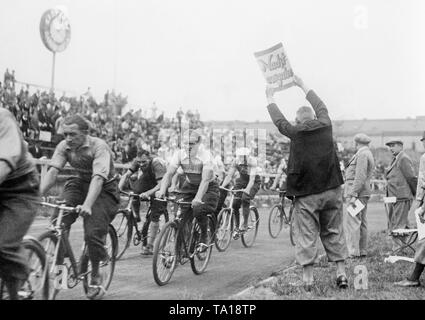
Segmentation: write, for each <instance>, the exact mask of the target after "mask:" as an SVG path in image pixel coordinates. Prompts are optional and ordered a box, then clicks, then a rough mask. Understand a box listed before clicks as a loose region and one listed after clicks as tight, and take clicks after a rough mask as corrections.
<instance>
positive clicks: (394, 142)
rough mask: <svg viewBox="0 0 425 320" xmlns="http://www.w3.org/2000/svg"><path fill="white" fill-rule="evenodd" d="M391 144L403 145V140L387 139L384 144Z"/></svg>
mask: <svg viewBox="0 0 425 320" xmlns="http://www.w3.org/2000/svg"><path fill="white" fill-rule="evenodd" d="M392 144H400V145H403V141H401V140H391V141H388V142H387V143H386V144H385V145H386V146H390V145H392Z"/></svg>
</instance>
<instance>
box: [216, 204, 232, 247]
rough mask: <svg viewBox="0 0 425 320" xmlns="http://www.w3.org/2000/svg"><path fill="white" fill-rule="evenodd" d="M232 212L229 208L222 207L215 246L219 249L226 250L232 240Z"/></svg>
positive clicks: (218, 219) (218, 218)
mask: <svg viewBox="0 0 425 320" xmlns="http://www.w3.org/2000/svg"><path fill="white" fill-rule="evenodd" d="M232 220H233V219H232V212H231V209H229V208H224V209H221V211H220V213H219V214H218V217H217V228H216V235H215V238H214V242H215V246H216V248H217V250H218V251H220V252H224V251H226V249H227V248H228V247H229V245H230V242H231V241H232V229H233V228H232Z"/></svg>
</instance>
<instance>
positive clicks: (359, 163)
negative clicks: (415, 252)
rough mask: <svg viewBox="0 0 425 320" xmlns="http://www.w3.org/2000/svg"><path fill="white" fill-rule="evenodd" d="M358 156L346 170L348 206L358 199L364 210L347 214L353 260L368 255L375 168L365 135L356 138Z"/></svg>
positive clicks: (349, 253) (347, 232)
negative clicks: (368, 234) (371, 183)
mask: <svg viewBox="0 0 425 320" xmlns="http://www.w3.org/2000/svg"><path fill="white" fill-rule="evenodd" d="M354 142H355V146H356V150H357V152H356V154H355V155H354V156H353V157H352V158H351V160H350V161H349V162H348V165H347V168H346V170H345V192H344V196H345V199H346V201H347V205H351V204H354V203H355V202H356V200H357V199H358V200H359V201H360V202H361V203H362V204H363V205H364V208H363V210H362V211H360V212H359V213H358V214H357V215H356V216H354V217H353V216H352V215H351V214H350V213H348V212H347V214H346V229H345V230H346V236H347V248H348V255H349V256H350V257H351V258H355V257H365V256H366V255H367V220H366V211H367V202H368V201H369V198H370V195H371V193H372V192H371V188H370V179H371V178H372V172H373V169H374V168H375V161H374V160H373V155H372V152H371V151H370V149H369V143H370V138H369V137H368V136H367V135H365V134H364V133H358V134H356V135H355V136H354Z"/></svg>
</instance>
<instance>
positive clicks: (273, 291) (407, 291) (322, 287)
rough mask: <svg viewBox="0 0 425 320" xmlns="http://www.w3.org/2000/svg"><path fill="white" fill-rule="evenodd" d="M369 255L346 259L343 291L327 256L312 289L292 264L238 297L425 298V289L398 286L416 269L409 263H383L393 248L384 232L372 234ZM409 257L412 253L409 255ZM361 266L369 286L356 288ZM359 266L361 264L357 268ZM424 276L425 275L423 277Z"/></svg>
mask: <svg viewBox="0 0 425 320" xmlns="http://www.w3.org/2000/svg"><path fill="white" fill-rule="evenodd" d="M369 248H370V251H369V255H368V257H366V258H362V259H356V260H351V259H350V260H347V262H346V266H347V276H348V281H349V288H348V289H346V290H340V289H338V288H337V287H336V281H335V277H336V276H335V274H336V268H335V264H334V263H328V262H327V259H326V258H322V259H321V261H320V262H319V263H318V264H317V266H315V268H314V275H315V285H314V286H313V290H312V291H311V292H306V291H305V290H304V289H303V286H302V281H301V280H302V269H301V267H300V266H293V267H291V268H288V269H286V271H282V272H279V273H278V274H277V275H276V276H275V277H273V278H272V279H271V280H270V281H267V282H266V283H264V284H260V285H257V286H256V287H255V288H254V289H252V290H249V291H248V292H247V293H245V294H243V295H240V296H238V297H237V299H258V300H263V299H266V300H273V299H278V300H322V299H323V300H337V299H342V300H418V299H419V300H423V299H424V298H425V288H424V287H423V286H421V287H419V288H399V287H396V286H394V285H393V283H394V282H396V281H399V280H402V279H404V278H405V277H407V276H408V275H409V274H410V272H411V271H412V270H413V266H414V265H413V264H412V263H409V262H404V261H400V262H396V263H394V264H392V263H388V262H384V258H385V257H386V256H385V253H386V252H388V251H389V250H390V248H391V243H390V239H388V237H387V236H386V234H385V232H379V233H374V234H372V235H371V236H370V243H369ZM409 256H412V254H410V255H409ZM358 265H362V266H365V267H366V269H367V279H368V281H367V289H358V290H356V289H355V286H354V282H355V278H356V276H357V274H355V272H354V269H355V267H356V266H358ZM358 268H359V267H358ZM423 278H424V276H422V280H423Z"/></svg>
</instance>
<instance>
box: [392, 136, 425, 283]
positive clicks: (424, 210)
mask: <svg viewBox="0 0 425 320" xmlns="http://www.w3.org/2000/svg"><path fill="white" fill-rule="evenodd" d="M421 141H422V144H423V145H424V147H425V132H424V133H423V135H422V139H421ZM424 198H425V153H424V154H423V155H422V156H421V159H420V161H419V174H418V185H417V187H416V204H415V206H416V210H417V209H418V208H420V210H419V219H420V221H421V222H422V223H425V201H424V200H425V199H424ZM424 268H425V239H422V240H419V241H418V244H417V246H416V252H415V268H414V269H413V271H412V273H411V274H410V276H409V277H408V278H407V279H404V280H402V281H399V282H396V283H395V285H396V286H400V287H419V286H420V285H421V283H420V281H419V278H420V277H421V274H422V272H423V270H424Z"/></svg>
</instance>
